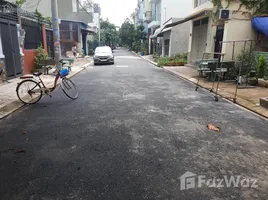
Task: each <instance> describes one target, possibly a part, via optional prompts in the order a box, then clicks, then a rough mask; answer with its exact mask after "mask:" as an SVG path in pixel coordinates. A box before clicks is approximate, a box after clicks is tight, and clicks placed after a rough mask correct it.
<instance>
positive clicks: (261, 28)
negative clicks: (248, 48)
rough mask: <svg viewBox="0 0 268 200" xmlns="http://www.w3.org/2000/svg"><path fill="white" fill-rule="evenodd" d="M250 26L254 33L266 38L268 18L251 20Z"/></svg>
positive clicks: (267, 34)
mask: <svg viewBox="0 0 268 200" xmlns="http://www.w3.org/2000/svg"><path fill="white" fill-rule="evenodd" d="M252 26H253V28H254V30H255V31H257V32H260V33H262V34H264V35H265V36H268V17H254V18H253V19H252Z"/></svg>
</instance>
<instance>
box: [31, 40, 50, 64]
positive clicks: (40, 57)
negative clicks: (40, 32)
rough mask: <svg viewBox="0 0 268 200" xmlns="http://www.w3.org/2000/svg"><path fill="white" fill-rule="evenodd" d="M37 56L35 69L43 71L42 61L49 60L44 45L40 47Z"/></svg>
mask: <svg viewBox="0 0 268 200" xmlns="http://www.w3.org/2000/svg"><path fill="white" fill-rule="evenodd" d="M36 52H37V55H36V56H35V57H34V61H35V68H36V69H41V68H42V65H41V63H40V62H41V60H48V55H47V53H46V52H45V50H44V48H43V45H40V46H39V47H38V48H37V50H36Z"/></svg>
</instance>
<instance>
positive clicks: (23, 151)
mask: <svg viewBox="0 0 268 200" xmlns="http://www.w3.org/2000/svg"><path fill="white" fill-rule="evenodd" d="M25 152H26V151H25V150H23V149H21V150H18V151H16V152H15V153H25Z"/></svg>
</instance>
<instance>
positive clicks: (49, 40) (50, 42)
mask: <svg viewBox="0 0 268 200" xmlns="http://www.w3.org/2000/svg"><path fill="white" fill-rule="evenodd" d="M46 36H47V51H48V52H47V53H48V56H49V57H50V58H53V59H54V57H55V56H54V43H53V31H52V30H48V29H46Z"/></svg>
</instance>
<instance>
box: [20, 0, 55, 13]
mask: <svg viewBox="0 0 268 200" xmlns="http://www.w3.org/2000/svg"><path fill="white" fill-rule="evenodd" d="M38 2H39V4H38ZM37 4H38V6H37ZM22 8H23V9H25V10H27V11H29V12H35V10H36V8H37V9H38V11H39V12H40V13H42V15H43V16H45V17H52V13H51V1H50V0H47V1H44V0H43V1H40V0H27V1H26V3H25V4H23V6H22Z"/></svg>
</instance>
